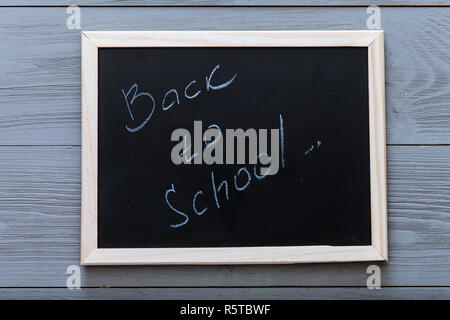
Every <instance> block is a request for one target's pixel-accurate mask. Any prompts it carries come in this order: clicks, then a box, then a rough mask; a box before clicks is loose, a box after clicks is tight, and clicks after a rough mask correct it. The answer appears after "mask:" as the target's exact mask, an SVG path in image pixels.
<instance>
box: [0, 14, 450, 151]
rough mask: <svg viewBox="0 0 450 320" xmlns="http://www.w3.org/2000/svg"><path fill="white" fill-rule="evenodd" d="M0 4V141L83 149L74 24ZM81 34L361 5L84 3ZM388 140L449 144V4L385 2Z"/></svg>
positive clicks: (265, 21) (223, 23)
mask: <svg viewBox="0 0 450 320" xmlns="http://www.w3.org/2000/svg"><path fill="white" fill-rule="evenodd" d="M67 17H68V15H67V14H66V11H65V8H45V7H42V8H0V34H2V40H3V41H2V42H1V43H0V50H1V52H2V55H0V71H1V72H2V74H3V75H4V77H2V78H0V108H1V110H2V113H1V117H0V145H80V143H81V99H80V97H81V90H80V83H81V77H80V69H81V64H80V53H81V49H80V30H69V29H67V28H66V19H67ZM81 17H82V18H81V19H82V29H83V30H182V29H185V30H270V29H272V30H283V29H284V30H345V29H366V28H367V27H366V18H367V13H366V9H365V8H214V7H212V8H180V7H176V8H131V7H126V8H83V9H82V13H81ZM381 19H382V21H381V27H382V29H384V30H385V55H386V112H387V114H386V118H387V142H388V143H389V144H448V143H450V108H449V107H448V104H449V103H448V101H450V88H449V86H448V83H447V80H448V74H450V55H449V46H448V42H449V40H448V39H450V8H382V9H381Z"/></svg>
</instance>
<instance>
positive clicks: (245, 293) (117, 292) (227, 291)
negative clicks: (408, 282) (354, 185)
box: [0, 287, 450, 300]
mask: <svg viewBox="0 0 450 320" xmlns="http://www.w3.org/2000/svg"><path fill="white" fill-rule="evenodd" d="M62 297H64V299H68V300H73V299H88V300H90V299H105V300H118V299H119V300H145V299H154V300H164V299H167V300H178V299H181V300H196V299H205V300H216V299H224V300H264V299H265V300H280V299H283V300H298V299H313V300H315V299H329V300H336V299H340V300H351V299H366V300H374V299H394V300H395V299H398V300H404V299H411V300H422V299H433V300H448V299H450V288H449V287H443V288H382V289H379V290H369V289H367V288H89V289H79V290H69V289H66V288H36V289H0V298H1V299H31V300H33V299H49V300H59V299H61V298H62Z"/></svg>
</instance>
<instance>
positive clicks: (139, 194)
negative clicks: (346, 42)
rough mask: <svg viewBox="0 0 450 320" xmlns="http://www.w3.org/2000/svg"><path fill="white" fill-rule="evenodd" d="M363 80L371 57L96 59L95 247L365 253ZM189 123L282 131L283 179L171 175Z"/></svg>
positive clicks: (359, 51)
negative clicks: (180, 133) (176, 137)
mask: <svg viewBox="0 0 450 320" xmlns="http://www.w3.org/2000/svg"><path fill="white" fill-rule="evenodd" d="M368 78H369V75H368V49H367V47H332V48H330V47H328V48H308V47H303V48H301V47H295V48H293V47H291V48H278V47H274V48H255V47H252V48H99V49H98V248H172V247H174V248H175V247H176V248H182V247H245V246H256V247H258V246H316V245H330V246H365V245H370V244H371V237H372V235H371V190H370V152H369V92H368V87H369V84H368ZM194 81H195V82H194ZM177 96H178V99H177ZM164 97H166V99H165V100H164ZM163 100H164V101H163ZM194 121H201V123H202V130H203V132H204V131H205V130H206V129H208V127H211V126H212V127H215V128H220V130H221V133H222V134H223V135H222V139H224V138H225V131H226V129H239V128H241V129H243V130H247V129H250V128H254V129H255V130H256V131H257V132H258V130H260V129H268V130H269V132H270V129H278V130H279V132H280V133H281V134H280V137H279V139H280V141H279V142H280V148H279V156H280V160H279V162H280V163H279V170H278V172H277V174H275V175H267V176H265V177H263V178H261V176H260V175H259V176H257V175H255V173H259V170H256V169H259V167H260V166H258V165H257V166H256V167H255V166H254V165H253V164H250V163H249V162H248V161H247V160H248V159H247V158H246V162H245V163H244V164H237V163H236V162H235V164H211V165H209V164H205V163H202V164H178V165H177V164H174V163H173V161H172V159H171V152H172V149H173V148H174V146H175V145H176V144H177V143H178V142H177V141H171V135H172V132H173V131H174V130H176V129H178V128H184V129H186V130H188V131H189V132H190V133H191V134H192V135H193V134H194ZM269 136H270V134H269ZM201 142H203V141H201ZM200 144H201V143H200ZM269 145H271V144H270V143H269ZM204 146H205V144H203V145H202V146H201V147H204ZM224 146H225V143H224ZM192 148H194V146H192ZM196 148H198V146H196ZM269 150H270V148H269ZM193 151H194V150H193ZM247 155H248V152H247ZM241 168H245V169H241ZM223 181H226V184H227V185H226V186H225V184H223V185H222V188H220V189H219V190H217V189H218V187H219V185H220V184H221V183H222V182H223ZM244 187H245V188H244ZM226 189H228V190H226ZM200 191H201V192H200ZM226 191H228V193H227V192H226ZM199 192H200V193H199ZM196 194H197V196H196ZM194 207H195V208H194ZM196 211H197V212H196ZM201 211H203V212H201ZM200 212H201V214H199V213H200Z"/></svg>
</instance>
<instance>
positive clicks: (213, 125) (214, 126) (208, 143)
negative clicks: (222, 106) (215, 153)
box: [203, 124, 222, 147]
mask: <svg viewBox="0 0 450 320" xmlns="http://www.w3.org/2000/svg"><path fill="white" fill-rule="evenodd" d="M211 128H216V129H217V130H218V132H219V135H218V136H217V137H215V138H214V140H212V141H211V142H208V140H207V138H206V135H205V136H204V137H203V141H204V142H205V147H209V146H213V145H215V144H216V143H217V142H219V140H220V138H222V131H221V130H220V127H219V126H218V125H217V124H212V125H210V126H209V127H208V129H211Z"/></svg>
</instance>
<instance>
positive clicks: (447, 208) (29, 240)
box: [0, 0, 450, 299]
mask: <svg viewBox="0 0 450 320" xmlns="http://www.w3.org/2000/svg"><path fill="white" fill-rule="evenodd" d="M69 2H70V3H69ZM163 2H164V5H168V6H173V7H161V8H159V7H150V8H141V7H140V8H133V7H120V8H119V7H110V8H108V7H83V8H82V9H81V10H82V11H81V12H82V30H92V31H94V30H99V31H104V30H183V29H184V30H352V29H353V30H354V29H366V28H367V27H366V19H367V16H368V15H367V13H366V8H364V7H361V8H358V7H353V8H351V7H346V8H342V7H341V8H337V7H336V8H332V7H320V8H319V7H318V8H313V7H310V8H307V7H305V8H302V7H298V8H293V7H290V8H283V7H242V8H233V7H183V6H185V5H188V6H189V5H206V4H208V5H219V6H221V5H227V4H238V5H239V4H240V5H271V4H273V2H268V1H266V0H255V1H251V3H250V0H236V1H230V2H225V1H220V0H213V1H208V2H206V1H182V0H168V1H162V0H152V1H145V3H144V1H139V0H129V1H115V0H84V1H74V2H73V1H66V0H38V1H33V0H18V1H11V0H0V6H13V7H0V34H1V36H2V41H0V50H1V54H0V73H1V74H2V77H0V110H1V112H0V145H4V146H0V217H1V218H0V288H3V289H0V298H2V299H5V298H6V299H8V298H9V299H23V298H30V299H43V298H48V299H61V298H66V299H80V298H87V299H98V298H104V299H117V298H123V299H139V298H145V299H158V298H159V299H160V298H166V299H171V298H180V299H181V298H186V299H201V298H224V299H225V298H228V299H246V298H249V299H258V298H259V299H283V298H285V299H286V298H291V299H293V298H295V299H300V298H318V299H320V298H341V299H349V298H353V299H354V298H364V299H373V298H384V299H406V298H412V299H449V298H450V297H449V296H450V293H449V286H450V197H449V194H450V183H448V181H449V180H450V162H449V161H448V159H450V146H423V147H420V146H390V147H388V149H387V152H388V217H389V218H388V223H389V245H390V249H391V250H390V261H389V262H388V263H385V264H378V265H380V267H381V270H382V283H381V284H382V286H400V287H388V288H384V289H382V290H367V289H366V288H363V287H364V286H365V284H366V280H367V276H368V275H367V274H366V268H367V266H368V265H369V264H370V263H341V264H312V265H278V266H268V265H250V266H182V267H180V266H128V267H89V268H82V269H81V277H82V286H84V287H91V288H90V289H82V290H68V289H65V285H66V277H67V274H66V268H67V267H68V266H69V265H72V264H73V265H78V264H79V258H80V249H79V247H80V210H81V209H80V203H81V193H80V185H81V168H80V167H81V148H80V147H79V145H80V143H81V90H80V84H81V76H80V69H81V60H80V54H81V48H80V30H69V29H67V28H66V19H67V17H68V14H67V13H66V8H65V7H33V8H31V7H23V8H19V7H17V6H21V5H23V6H29V5H33V6H39V5H44V6H46V5H49V6H57V5H61V6H64V5H68V4H81V5H86V6H89V5H99V6H103V5H106V6H109V5H113V6H122V5H124V6H134V5H161V4H163ZM343 2H344V1H340V0H332V1H325V0H318V1H310V0H282V1H280V2H277V4H278V5H319V6H320V5H324V4H325V5H334V4H343ZM377 3H379V1H371V0H368V1H365V2H363V1H359V0H354V1H345V4H348V5H367V4H377ZM383 4H384V5H415V4H426V5H434V4H437V5H450V1H441V0H431V1H427V0H422V1H419V0H408V1H401V0H393V1H389V2H383ZM14 6H16V7H14ZM381 28H382V29H384V31H385V47H386V48H385V55H386V108H387V109H386V111H387V113H386V117H387V142H388V143H390V144H449V143H450V108H449V101H450V88H449V86H448V75H449V74H450V54H449V50H450V49H449V46H448V43H449V40H448V39H450V8H447V7H438V8H433V7H410V8H408V7H393V8H389V7H382V8H381ZM14 145H17V146H14ZM50 145H53V146H50ZM66 145H67V146H66ZM103 285H107V286H112V287H127V288H111V289H99V288H98V287H100V286H103ZM245 286H250V288H246V287H245ZM295 286H297V287H295ZM334 286H337V287H339V288H334ZM349 286H356V287H360V288H353V287H351V288H350V287H349ZM405 286H408V287H405ZM409 286H424V287H409ZM432 286H435V287H432ZM6 287H8V288H6ZM19 287H22V288H19ZM142 287H147V288H142ZM191 287H192V288H191ZM197 287H198V288H197ZM208 287H209V288H208ZM219 287H225V288H219ZM309 287H313V288H309Z"/></svg>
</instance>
